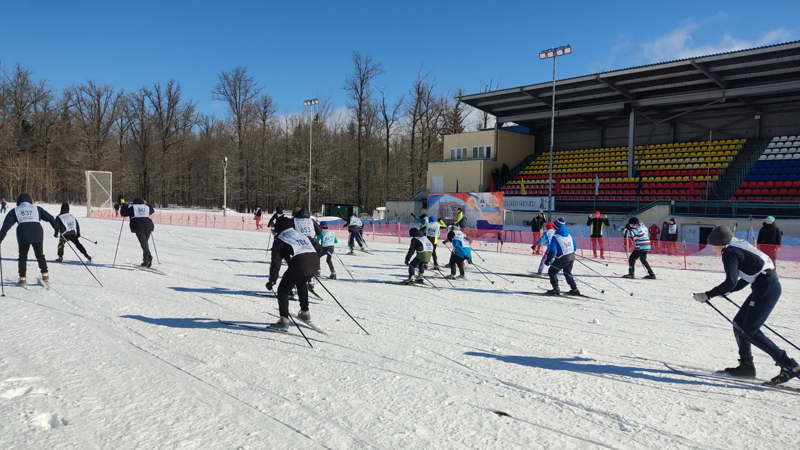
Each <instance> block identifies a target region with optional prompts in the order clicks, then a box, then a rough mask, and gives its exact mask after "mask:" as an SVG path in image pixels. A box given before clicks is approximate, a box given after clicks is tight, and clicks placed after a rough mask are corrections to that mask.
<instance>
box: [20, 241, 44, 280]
mask: <svg viewBox="0 0 800 450" xmlns="http://www.w3.org/2000/svg"><path fill="white" fill-rule="evenodd" d="M31 247H33V254H34V255H36V261H38V262H39V270H40V271H41V272H42V273H47V260H46V259H44V242H37V243H35V244H23V243H21V242H20V243H19V276H20V277H24V276H25V275H26V274H27V272H28V251H29V250H30V248H31Z"/></svg>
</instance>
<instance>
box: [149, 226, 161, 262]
mask: <svg viewBox="0 0 800 450" xmlns="http://www.w3.org/2000/svg"><path fill="white" fill-rule="evenodd" d="M150 239H152V240H153V250H155V252H156V261H158V263H159V264H161V259H160V258H159V257H158V248H156V237H155V236H154V235H153V233H152V232H151V233H150Z"/></svg>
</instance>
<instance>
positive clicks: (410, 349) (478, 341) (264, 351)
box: [0, 207, 800, 449]
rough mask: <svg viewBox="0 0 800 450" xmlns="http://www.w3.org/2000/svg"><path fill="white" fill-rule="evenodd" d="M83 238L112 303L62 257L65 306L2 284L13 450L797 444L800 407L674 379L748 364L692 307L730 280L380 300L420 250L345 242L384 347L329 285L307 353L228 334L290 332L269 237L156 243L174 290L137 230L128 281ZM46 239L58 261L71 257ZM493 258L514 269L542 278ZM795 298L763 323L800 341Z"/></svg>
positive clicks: (711, 318) (478, 281) (127, 259)
mask: <svg viewBox="0 0 800 450" xmlns="http://www.w3.org/2000/svg"><path fill="white" fill-rule="evenodd" d="M48 209H51V210H57V208H53V207H48ZM76 210H78V212H79V213H80V211H79V208H76ZM81 229H82V231H83V234H84V236H86V237H88V238H91V239H93V240H97V241H98V244H97V245H94V244H91V243H88V242H87V241H84V243H85V244H87V249H88V250H89V253H90V254H91V255H92V256H94V257H95V264H93V265H92V266H91V269H92V271H93V272H94V273H96V275H97V277H98V278H99V279H100V281H101V282H102V283H103V285H104V287H100V286H99V285H98V284H97V283H96V282H95V281H94V280H93V279H92V278H91V276H90V275H89V273H88V272H87V271H86V269H85V268H84V267H83V266H82V265H81V264H80V263H79V262H78V261H77V258H76V256H75V254H74V253H72V251H71V250H70V249H67V252H66V255H65V262H66V264H63V265H60V264H51V268H50V270H51V272H50V273H51V282H52V285H53V289H52V290H49V291H48V290H45V289H44V288H43V287H41V286H38V285H36V284H35V283H37V282H36V278H37V274H38V270H37V269H36V266H35V263H34V262H30V261H29V263H28V271H29V280H30V282H31V283H34V285H32V286H29V287H28V288H25V289H23V288H19V287H16V286H9V285H6V286H5V293H6V296H5V297H3V298H0V311H2V314H0V448H2V449H45V448H46V449H92V448H108V449H151V448H153V449H155V448H158V449H237V448H242V449H264V448H270V449H296V448H303V449H311V448H331V449H353V448H381V449H400V448H419V449H463V448H476V449H494V448H497V449H509V448H521V449H530V448H554V449H570V448H574V449H587V448H613V449H654V448H659V449H663V448H674V449H694V448H700V449H730V448H737V449H756V448H758V449H770V448H775V449H779V448H780V449H783V448H789V447H795V446H796V445H797V442H798V436H800V396H798V395H797V394H795V393H791V392H787V391H776V390H769V389H762V388H757V387H748V386H742V385H739V384H736V383H733V382H728V381H718V380H712V379H701V378H695V377H687V376H683V375H680V374H677V373H675V372H673V371H671V370H669V369H668V368H667V367H666V366H664V365H663V364H662V362H667V363H670V364H671V365H676V366H690V367H697V368H702V369H704V370H707V371H712V370H715V369H720V368H723V367H726V366H730V365H733V364H735V363H736V357H737V355H736V348H735V343H734V339H733V336H732V332H731V329H730V326H729V325H728V324H727V322H725V320H724V319H723V318H722V317H720V316H719V315H718V314H717V313H716V312H714V311H713V310H712V309H711V308H709V307H708V306H705V305H700V304H698V303H696V302H695V301H693V300H692V298H691V293H692V292H694V291H700V290H706V289H708V288H710V287H712V286H714V285H715V284H717V283H719V282H720V281H721V279H722V275H721V274H719V273H713V272H692V271H685V270H667V269H657V275H658V277H659V279H658V280H657V281H649V280H633V281H630V280H622V279H619V278H611V279H609V280H606V279H603V278H601V277H599V276H598V275H597V274H595V273H593V272H591V271H590V270H589V269H588V268H587V267H585V266H583V265H581V264H576V268H575V272H576V274H578V275H579V276H580V280H581V282H580V283H579V284H580V288H581V290H582V291H583V292H584V293H585V294H587V295H591V296H593V297H597V298H598V299H597V300H592V299H578V298H553V297H540V296H535V295H529V294H524V293H523V292H541V291H543V290H544V289H545V288H546V287H547V285H548V283H547V282H546V280H539V279H534V278H523V277H507V278H508V279H509V280H513V281H514V283H513V284H512V283H510V282H508V281H504V280H502V279H500V278H498V277H495V276H492V275H489V277H490V278H491V279H492V280H494V281H495V283H494V284H492V283H490V282H489V281H488V280H487V279H486V278H485V277H484V276H482V275H481V274H479V273H478V272H477V271H476V270H474V269H473V270H471V271H470V272H469V273H468V280H467V281H466V282H463V281H462V282H457V283H456V284H455V288H451V287H450V286H449V285H448V284H447V283H446V282H445V281H444V280H442V279H434V280H433V282H434V283H435V284H436V285H438V286H439V287H440V288H441V289H442V290H441V291H438V290H434V289H426V288H421V287H413V286H398V285H392V284H387V283H386V282H391V281H396V280H399V279H400V278H401V277H404V276H405V267H404V266H403V264H402V263H403V256H404V254H405V252H406V248H405V246H402V245H399V244H378V243H375V244H370V245H371V246H372V248H373V251H374V254H373V255H367V254H358V255H357V256H346V255H343V253H344V247H343V246H342V244H340V247H339V251H340V254H341V255H342V256H341V257H342V259H343V260H344V261H345V263H346V264H348V266H349V268H350V270H351V271H352V272H353V275H354V276H355V277H356V279H357V280H358V282H357V283H356V282H354V281H353V280H352V279H350V277H349V276H348V275H347V272H346V271H345V270H344V268H342V267H341V266H338V262H337V266H338V268H337V273H338V275H339V280H337V281H330V280H327V279H326V278H323V279H322V283H324V285H325V286H326V287H327V288H328V289H330V291H331V292H332V293H333V294H334V295H335V296H336V298H337V299H338V300H339V301H340V302H341V303H342V304H343V305H344V306H345V307H346V308H347V310H348V311H349V312H350V313H351V314H352V315H353V316H354V317H355V319H356V320H358V322H359V323H360V324H361V325H362V326H363V327H364V328H365V329H366V330H367V331H368V332H369V333H370V334H369V335H367V334H365V333H364V332H363V331H361V330H360V329H359V328H358V326H357V325H356V324H355V323H354V322H353V321H352V320H351V319H350V318H349V317H348V316H347V315H346V314H345V313H344V312H343V311H342V309H341V308H340V307H339V306H338V305H337V304H336V303H335V302H334V301H333V300H332V298H331V296H330V295H329V294H327V293H326V292H325V291H324V290H323V289H322V288H321V287H318V288H317V291H318V292H320V293H321V295H322V296H323V297H324V301H321V302H319V303H318V304H312V305H311V313H312V316H313V319H314V322H315V323H316V324H317V325H318V326H319V327H320V328H321V329H323V330H324V331H325V332H326V334H324V335H323V334H320V333H317V332H315V331H313V330H310V329H307V328H306V329H304V331H305V333H306V335H307V336H308V337H309V338H310V339H313V340H312V341H311V343H312V344H313V346H314V347H313V348H309V346H308V344H307V343H306V342H305V340H303V338H302V337H301V336H300V334H299V333H298V330H297V329H296V328H292V329H291V331H290V332H289V333H288V334H277V333H267V332H262V331H256V330H250V329H244V328H236V327H232V326H228V325H223V324H220V323H218V322H217V319H223V320H231V321H239V322H243V323H251V324H267V323H270V322H273V321H275V320H276V318H277V301H276V300H275V299H273V298H265V297H261V296H258V295H254V294H253V292H254V291H264V289H265V288H264V283H265V282H266V281H267V273H268V269H269V265H268V264H266V261H267V259H266V255H265V249H266V247H267V239H268V234H267V233H256V232H245V231H232V230H213V229H203V228H183V227H177V226H174V227H170V226H157V229H156V233H155V241H156V245H157V252H158V256H159V258H160V262H161V263H160V264H157V265H154V267H156V268H158V269H159V270H161V271H163V272H164V273H166V274H167V275H166V276H163V275H159V274H154V273H149V272H144V271H141V270H137V269H135V268H133V267H131V266H130V264H129V263H134V264H136V263H139V262H141V250H140V249H139V246H138V243H137V241H136V239H135V237H134V235H133V234H131V233H130V232H129V231H128V227H127V224H126V225H125V229H124V231H123V233H122V241H121V244H120V249H119V255H118V256H117V265H116V266H115V267H112V261H113V259H114V250H115V247H116V243H117V238H118V234H119V231H120V222H118V221H110V220H101V219H86V218H83V219H81ZM13 233H14V231H12V232H11V233H10V234H9V236H8V238H7V239H6V240H5V242H4V244H5V245H3V246H2V253H3V261H2V262H3V271H4V279H5V280H6V281H7V282H8V281H15V280H16V278H17V275H16V256H17V255H16V242H15V239H14V234H13ZM45 236H46V243H45V245H46V255H47V256H48V259H50V260H52V259H53V258H54V257H55V253H56V240H55V239H53V238H52V235H51V234H49V233H47V232H46V233H45ZM438 253H439V257H440V258H441V259H443V260H445V261H446V260H447V257H448V256H447V255H448V251H447V250H446V249H444V248H440V249H439V251H438ZM481 256H482V257H483V258H485V259H486V261H485V262H483V261H481V260H480V259H479V258H475V261H476V263H478V264H479V265H481V266H483V267H486V268H488V269H490V270H493V271H495V272H498V273H502V274H506V273H517V274H520V273H525V272H527V271H528V270H535V265H536V264H538V259H535V257H532V256H524V255H509V254H497V253H493V252H488V251H487V252H481ZM588 264H589V267H591V268H592V269H595V270H597V271H598V272H600V273H602V274H603V275H607V276H612V277H614V276H615V272H616V273H617V274H622V273H624V272H625V267H624V266H623V265H621V264H614V263H612V264H611V265H610V266H608V267H605V266H601V265H599V264H596V263H592V262H588ZM323 274H324V275H327V268H326V267H325V266H324V264H323ZM561 282H562V286H565V284H564V282H563V279H562V280H561ZM612 282H613V283H616V284H617V285H619V286H621V287H622V288H624V289H625V290H629V291H631V292H633V294H634V295H633V296H630V295H628V294H627V293H625V292H623V291H622V290H621V289H619V288H617V287H615V286H614V285H613V284H612ZM585 283H588V284H591V285H593V286H595V287H596V288H598V289H602V290H605V293H604V294H600V293H599V292H596V291H594V290H593V289H591V288H590V287H588V285H587V284H585ZM783 287H784V294H783V298H782V300H781V302H780V303H779V304H778V307H777V308H776V310H775V312H774V313H773V315H772V318H771V320H770V321H769V322H768V324H769V325H770V326H772V327H773V328H774V329H775V330H776V331H778V332H779V333H781V334H782V335H784V336H785V337H787V338H789V339H791V340H793V341H795V342H800V329H798V323H800V308H798V294H800V281H798V280H794V279H792V280H784V284H783ZM744 296H745V293H738V294H735V295H734V296H732V298H733V299H734V300H735V301H737V302H741V301H742V300H743V298H744ZM713 303H714V304H715V306H717V307H718V308H720V309H721V310H722V311H724V312H725V313H726V314H728V315H729V316H732V315H733V314H734V313H735V308H734V307H733V306H732V305H730V304H729V303H727V302H726V301H724V300H722V299H717V300H715V301H714V302H713ZM298 309H299V308H298V304H297V303H291V310H292V312H293V313H294V312H296V311H297V310H298ZM780 343H781V346H782V347H785V348H787V350H790V351H789V353H790V355H792V356H794V357H795V358H797V357H800V353H798V352H797V351H795V350H794V349H791V348H790V347H789V346H788V345H785V344H784V343H783V342H780ZM756 365H757V367H758V370H759V378H761V379H767V378H768V377H771V376H773V375H775V374H776V373H777V368H776V367H775V366H773V365H772V362H771V360H769V358H768V357H766V355H764V354H763V353H760V352H758V351H756ZM789 384H790V385H793V386H795V387H800V382H798V381H790V382H789Z"/></svg>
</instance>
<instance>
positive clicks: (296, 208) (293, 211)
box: [292, 206, 300, 217]
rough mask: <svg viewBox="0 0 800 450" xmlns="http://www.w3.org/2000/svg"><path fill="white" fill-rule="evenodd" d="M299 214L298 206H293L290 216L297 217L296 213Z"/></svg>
mask: <svg viewBox="0 0 800 450" xmlns="http://www.w3.org/2000/svg"><path fill="white" fill-rule="evenodd" d="M299 212H300V207H299V206H295V207H294V209H293V210H292V215H293V216H295V217H297V215H298V214H297V213H299Z"/></svg>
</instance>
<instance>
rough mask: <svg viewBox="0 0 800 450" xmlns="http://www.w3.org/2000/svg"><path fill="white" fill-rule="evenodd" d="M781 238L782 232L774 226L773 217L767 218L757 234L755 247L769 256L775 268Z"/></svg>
mask: <svg viewBox="0 0 800 450" xmlns="http://www.w3.org/2000/svg"><path fill="white" fill-rule="evenodd" d="M781 236H783V231H781V229H780V228H778V227H776V226H775V217H774V216H767V220H766V222H764V225H763V226H762V227H761V230H759V232H758V240H756V246H757V247H758V249H759V250H761V251H762V252H764V253H766V254H767V255H768V256H769V259H771V260H772V264H773V265H774V266H775V267H778V265H777V263H776V261H777V259H778V250H780V249H781Z"/></svg>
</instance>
